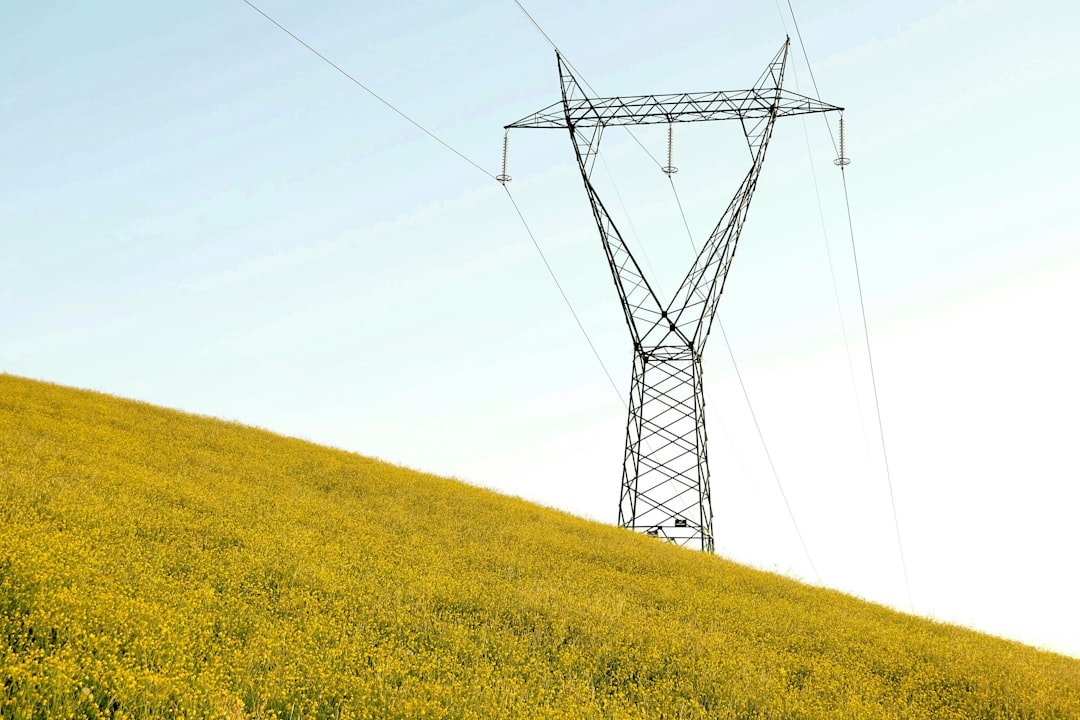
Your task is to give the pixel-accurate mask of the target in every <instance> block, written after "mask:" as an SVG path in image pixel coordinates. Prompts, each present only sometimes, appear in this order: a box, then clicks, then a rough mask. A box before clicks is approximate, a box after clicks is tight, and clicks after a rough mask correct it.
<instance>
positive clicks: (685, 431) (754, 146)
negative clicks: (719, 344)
mask: <svg viewBox="0 0 1080 720" xmlns="http://www.w3.org/2000/svg"><path fill="white" fill-rule="evenodd" d="M790 43H791V41H790V38H789V39H788V40H787V41H785V43H784V46H783V47H782V48H781V49H780V51H779V52H778V53H777V54H776V56H775V57H774V58H773V59H772V61H771V62H770V63H769V65H768V67H767V68H766V69H765V72H764V73H762V75H761V77H760V78H759V79H758V81H757V83H755V85H754V86H753V88H752V89H750V90H736V91H720V92H702V93H682V94H673V95H638V96H632V97H606V98H599V97H589V96H588V95H586V94H585V92H584V91H583V90H582V88H581V84H580V83H579V82H578V80H577V78H575V77H574V75H573V73H572V72H571V71H570V66H569V63H568V62H567V61H566V60H565V59H564V58H563V57H562V55H561V54H559V53H558V52H557V51H556V58H557V61H558V66H559V80H560V83H561V85H562V101H561V102H557V103H554V104H553V105H550V106H548V107H546V108H544V109H543V110H540V111H538V112H536V113H533V114H532V115H529V116H528V117H525V118H522V119H521V120H518V121H517V122H514V123H511V124H510V125H507V126H506V128H505V129H506V131H507V132H509V131H510V130H511V129H513V128H563V129H566V130H569V131H570V139H571V140H572V142H573V146H574V153H575V154H576V156H577V162H578V168H579V170H580V171H581V179H582V180H583V181H584V182H585V192H586V193H587V194H588V197H589V202H590V203H591V205H592V211H593V217H594V218H595V220H596V225H597V228H599V230H600V239H601V241H602V242H603V246H604V253H605V254H606V256H607V260H608V264H609V266H610V267H611V276H612V278H613V279H614V280H615V289H616V290H617V291H618V293H619V299H620V301H621V302H622V308H623V313H624V315H625V317H626V324H627V327H629V329H630V336H631V338H632V340H633V344H634V368H633V379H632V381H631V384H630V403H629V417H628V420H627V427H626V450H625V454H624V456H623V470H622V489H621V492H620V496H619V524H620V525H622V526H623V527H627V528H631V529H633V530H637V531H641V532H645V533H647V534H649V535H654V536H657V537H662V538H665V539H667V540H669V541H671V542H673V543H676V544H679V545H683V546H688V547H695V548H700V549H701V550H704V551H706V552H712V551H713V515H712V500H711V496H710V492H709V462H708V451H707V443H706V433H705V396H704V391H703V386H702V367H701V355H702V351H703V350H704V348H705V340H706V339H707V338H708V336H709V330H710V329H711V327H712V321H713V317H714V316H715V314H716V306H717V303H718V302H719V300H720V294H721V293H722V292H723V290H724V282H725V280H726V279H727V274H728V270H729V269H730V268H731V261H732V258H733V257H734V256H735V246H736V244H737V242H738V240H739V234H740V232H741V231H742V227H743V223H744V222H745V221H746V214H747V211H748V209H749V207H750V199H751V197H752V196H753V193H754V189H755V187H756V186H757V181H758V175H759V174H760V173H761V166H762V163H763V162H764V161H765V150H766V148H767V147H768V145H769V140H770V139H771V138H772V132H773V125H774V123H775V122H776V119H777V118H778V117H787V116H790V115H805V114H808V113H820V112H829V111H833V110H836V111H839V110H842V108H839V107H837V106H835V105H829V104H827V103H823V102H821V101H819V100H814V99H813V98H809V97H805V96H803V95H798V94H796V93H791V92H788V91H786V90H784V89H783V80H784V68H785V65H786V63H787V55H788V48H789V46H790ZM705 120H738V121H739V124H740V125H741V127H742V131H743V134H744V135H745V136H746V142H747V145H748V146H749V150H750V160H751V164H750V170H749V171H748V172H747V174H746V177H744V178H743V181H742V184H741V185H740V186H739V189H738V190H737V191H736V193H735V196H734V198H732V200H731V202H730V203H729V204H728V206H727V208H726V209H725V210H724V213H723V215H722V216H721V218H720V221H719V222H718V223H717V225H716V228H715V229H714V230H713V231H712V234H711V235H710V236H709V238H708V240H707V241H706V242H705V244H704V245H703V246H702V248H701V251H700V252H699V253H698V255H697V258H696V259H695V260H694V264H693V266H692V267H691V268H690V271H689V272H688V273H687V274H686V277H685V278H684V279H683V281H682V284H681V285H680V286H679V289H678V291H677V292H676V293H675V295H674V297H673V298H672V299H671V302H669V303H668V304H667V305H666V306H664V305H662V304H661V302H660V300H659V299H658V298H657V296H656V293H655V292H654V291H653V289H652V287H651V286H650V284H649V281H648V280H647V279H646V278H645V275H644V273H643V272H642V270H641V267H640V266H639V265H638V262H637V260H636V259H635V258H634V255H633V253H631V252H630V248H629V247H628V246H627V244H626V242H625V241H624V240H623V237H622V234H621V233H620V232H619V230H618V228H617V227H616V226H615V223H614V221H613V220H612V219H611V216H610V215H609V214H608V211H607V209H606V208H605V206H604V203H603V201H602V200H601V199H600V196H599V195H598V194H597V191H596V188H595V187H594V186H593V184H592V182H591V180H590V176H591V172H592V166H593V164H594V163H595V161H596V154H597V152H598V150H599V148H600V136H601V135H602V134H603V131H604V128H606V127H610V126H616V125H646V124H658V123H668V124H669V128H670V126H671V125H672V124H674V123H681V122H701V121H705ZM669 143H670V134H669ZM669 147H670V146H669ZM504 148H505V146H504ZM669 156H670V150H669ZM663 170H664V172H666V173H668V174H669V176H670V174H671V173H672V172H674V171H675V169H674V168H673V167H671V161H670V157H669V160H668V166H667V167H665V168H663ZM499 179H500V181H502V182H506V181H507V180H509V176H507V175H506V172H505V162H504V171H503V175H502V176H500V178H499Z"/></svg>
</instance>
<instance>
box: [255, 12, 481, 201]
mask: <svg viewBox="0 0 1080 720" xmlns="http://www.w3.org/2000/svg"><path fill="white" fill-rule="evenodd" d="M243 2H244V4H245V5H247V6H248V7H250V8H251V9H252V10H254V11H255V12H257V13H259V14H260V15H262V16H263V17H264V18H266V19H267V20H269V21H270V22H272V23H273V24H274V25H276V26H277V28H278V29H279V30H281V31H282V32H283V33H285V34H286V35H288V36H289V37H291V38H292V39H293V40H295V41H296V42H298V43H300V44H301V45H303V46H304V47H305V48H307V49H308V50H310V51H311V52H312V53H313V54H314V55H315V56H316V57H318V58H319V59H320V60H322V61H323V62H324V63H326V64H327V65H329V66H330V67H332V68H334V69H335V70H337V71H338V72H339V73H341V74H342V75H344V76H345V77H347V78H348V79H349V80H351V81H352V82H353V83H354V84H355V85H356V86H357V87H359V88H360V89H361V90H363V91H364V92H366V93H367V94H368V95H370V96H371V97H373V98H375V99H376V100H378V101H379V102H381V103H382V104H383V105H385V106H386V107H388V108H390V109H391V110H393V111H394V112H395V113H397V114H398V115H399V116H401V117H402V118H404V119H405V120H406V121H408V122H409V123H410V124H412V125H413V127H415V128H416V129H417V130H419V131H420V132H422V133H424V134H425V135H427V136H428V137H429V138H431V139H432V140H434V141H435V142H437V143H439V144H440V145H442V146H443V147H444V148H446V149H447V150H449V151H450V152H452V153H454V154H455V155H457V156H458V157H459V158H461V159H462V160H464V161H465V162H467V163H469V164H470V165H472V166H473V167H474V168H476V169H477V170H479V171H480V172H482V173H484V174H485V175H487V176H488V177H489V178H491V179H492V180H494V179H495V176H494V175H492V174H491V173H489V172H488V171H487V170H485V169H484V168H482V167H481V166H480V165H478V164H477V163H475V162H473V161H472V160H470V159H469V158H468V157H466V156H465V154H464V153H462V152H459V151H458V150H457V149H455V148H454V147H453V146H451V145H450V144H449V143H447V142H446V141H445V140H443V139H442V138H440V137H439V136H438V135H436V134H435V133H433V132H431V131H430V130H428V129H427V128H426V127H424V126H423V125H421V124H420V123H418V122H417V121H415V120H413V119H412V118H411V117H409V116H408V115H406V114H405V113H404V112H402V111H401V110H399V109H398V108H397V107H395V106H394V105H393V104H392V103H391V102H390V101H389V100H387V99H386V98H384V97H382V96H381V95H379V94H378V93H377V92H375V91H374V90H372V89H371V88H369V87H368V86H367V85H365V84H364V83H362V82H360V81H359V80H357V79H356V78H355V77H353V76H352V75H350V74H349V73H348V72H346V71H345V70H344V69H342V67H341V66H340V65H338V64H337V63H335V62H334V61H333V60H331V59H330V58H328V57H326V56H325V55H323V54H322V53H321V52H319V51H318V50H316V49H315V48H313V47H311V46H310V45H308V44H307V43H306V42H304V41H303V40H301V39H300V38H299V37H297V36H296V35H295V34H294V33H293V32H292V31H291V30H289V29H288V28H287V27H285V26H284V25H282V24H281V23H279V22H278V21H277V20H275V19H274V18H272V17H270V16H269V15H267V14H266V13H265V12H264V11H263V10H262V9H261V8H259V7H258V6H257V5H255V4H254V3H252V2H251V0H243Z"/></svg>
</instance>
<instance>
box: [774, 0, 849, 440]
mask: <svg viewBox="0 0 1080 720" xmlns="http://www.w3.org/2000/svg"><path fill="white" fill-rule="evenodd" d="M776 12H777V14H778V15H779V16H780V24H781V25H782V26H783V28H784V32H785V33H786V32H787V23H785V22H784V14H783V13H782V12H781V11H780V4H779V2H777V4H776ZM792 19H794V16H793V18H792ZM799 42H800V43H801V42H802V38H801V37H800V38H799ZM803 57H804V58H805V57H806V51H805V50H804V51H803ZM807 68H809V65H808V66H807ZM791 75H792V77H793V78H794V79H795V92H797V93H799V94H800V95H801V94H802V88H801V87H800V85H799V71H798V69H796V67H795V66H794V65H792V66H791ZM816 89H817V88H816V86H815V90H816ZM818 99H820V96H819V98H818ZM801 120H802V126H803V137H804V138H805V140H806V156H807V159H808V160H809V164H810V178H811V179H812V180H813V183H814V198H815V199H816V200H817V209H818V219H819V220H820V222H821V237H822V240H823V241H824V244H825V256H826V258H827V259H828V261H829V277H830V278H831V279H832V288H833V298H834V299H835V300H836V314H837V316H838V317H839V318H840V334H841V335H842V336H843V339H844V356H845V358H846V359H847V366H848V375H849V376H850V378H851V391H852V394H853V395H854V397H855V409H856V411H857V412H858V414H859V427H860V428H862V439H863V448H864V450H865V452H866V456H867V459H869V457H870V446H869V444H868V441H867V439H866V438H867V434H866V418H865V417H864V416H863V411H862V401H861V399H860V397H859V384H858V382H856V380H855V364H854V362H853V361H852V353H851V343H850V341H849V340H848V332H847V323H845V322H844V308H843V303H841V302H840V286H839V283H837V281H836V266H835V264H834V263H833V256H832V247H831V246H830V244H829V230H828V227H827V226H826V224H825V210H824V208H823V207H822V202H821V189H820V187H819V186H818V179H817V171H816V170H815V169H814V151H813V148H812V146H811V144H810V130H809V128H808V127H807V122H806V117H805V116H803V117H802V118H801Z"/></svg>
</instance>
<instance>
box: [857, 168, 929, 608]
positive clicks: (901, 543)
mask: <svg viewBox="0 0 1080 720" xmlns="http://www.w3.org/2000/svg"><path fill="white" fill-rule="evenodd" d="M840 177H841V178H843V181H844V205H845V206H846V207H847V218H848V233H849V235H850V236H851V257H852V260H854V262H855V279H856V282H857V283H858V287H859V308H860V310H862V323H863V334H864V335H865V336H866V359H867V361H868V362H869V364H870V384H871V386H872V387H873V388H874V408H875V410H876V411H877V422H878V435H879V437H880V438H881V457H882V459H883V460H884V462H885V479H886V480H887V481H888V484H889V503H890V504H891V505H892V512H893V526H894V527H895V528H896V546H897V547H898V548H899V549H900V565H901V566H902V567H903V569H904V587H905V588H906V589H907V596H908V606H909V607H910V608H911V610H912V611H914V610H915V602H914V600H913V599H912V597H911V581H910V580H909V579H908V570H907V559H906V558H905V556H904V541H903V540H901V538H900V520H899V518H898V517H897V514H896V497H895V495H894V494H893V482H892V471H891V470H890V469H889V452H888V450H887V449H886V444H885V426H884V425H883V424H882V422H881V402H880V401H879V399H878V388H877V373H875V372H874V355H873V353H872V352H871V351H870V329H869V326H868V325H867V322H866V304H865V303H864V302H863V291H862V278H861V276H860V273H859V256H858V254H857V253H856V252H855V226H854V224H853V223H852V221H851V202H850V201H849V200H848V187H847V173H845V172H844V166H843V165H841V166H840Z"/></svg>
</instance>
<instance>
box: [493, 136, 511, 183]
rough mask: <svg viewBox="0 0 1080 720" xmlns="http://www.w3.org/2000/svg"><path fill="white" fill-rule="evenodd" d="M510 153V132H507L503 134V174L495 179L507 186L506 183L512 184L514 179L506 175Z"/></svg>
mask: <svg viewBox="0 0 1080 720" xmlns="http://www.w3.org/2000/svg"><path fill="white" fill-rule="evenodd" d="M509 152H510V131H509V130H507V131H506V133H505V134H503V161H502V174H501V175H499V176H498V177H496V178H495V179H496V180H498V181H499V182H501V183H502V184H503V185H505V184H506V183H508V182H510V181H511V180H512V179H513V178H511V177H510V176H509V175H508V174H507V173H506V157H507V155H508V154H509Z"/></svg>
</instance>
